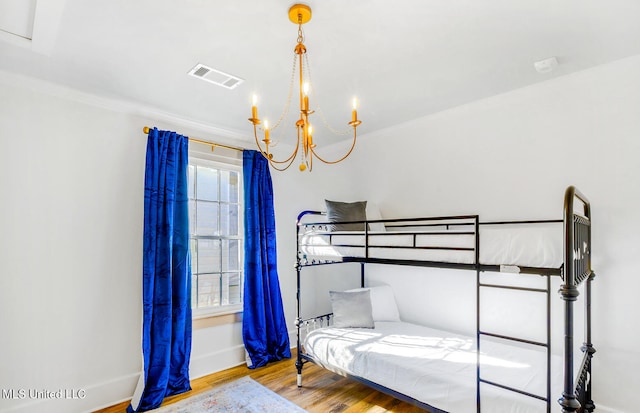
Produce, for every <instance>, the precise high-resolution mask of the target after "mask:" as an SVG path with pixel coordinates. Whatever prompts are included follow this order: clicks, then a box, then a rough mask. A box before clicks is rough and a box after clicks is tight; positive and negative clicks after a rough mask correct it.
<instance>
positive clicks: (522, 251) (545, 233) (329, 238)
mask: <svg viewBox="0 0 640 413" xmlns="http://www.w3.org/2000/svg"><path fill="white" fill-rule="evenodd" d="M450 232H451V233H455V232H454V231H450ZM458 232H460V231H458ZM368 237H369V240H368V244H369V257H370V258H386V259H407V260H423V261H436V262H449V263H457V264H473V263H474V262H475V249H474V248H475V238H474V236H473V235H463V234H456V235H439V234H436V235H434V234H429V232H422V233H419V234H418V235H416V246H417V247H453V248H468V249H470V250H465V251H461V250H443V249H420V248H411V247H412V245H413V235H412V234H408V233H407V232H406V231H405V232H402V231H397V232H389V231H385V232H372V231H369V233H368ZM562 237H563V235H562V224H561V223H543V224H532V225H524V224H514V225H481V226H480V264H486V265H505V266H525V267H546V268H559V267H560V266H561V265H562V262H563V246H562V245H563V242H562ZM365 238H366V237H365V234H364V232H333V233H328V232H308V233H305V234H302V235H301V236H300V252H301V254H302V255H303V258H306V259H307V260H313V259H317V260H332V259H336V258H338V257H364V256H365V248H364V245H365ZM384 247H394V248H384ZM397 247H404V248H397Z"/></svg>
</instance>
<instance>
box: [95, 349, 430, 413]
mask: <svg viewBox="0 0 640 413" xmlns="http://www.w3.org/2000/svg"><path fill="white" fill-rule="evenodd" d="M294 362H295V356H294V357H292V358H291V359H289V360H283V361H280V362H277V363H271V364H269V365H268V366H266V367H262V368H258V369H255V370H250V369H248V368H247V367H246V366H244V365H242V366H238V367H234V368H231V369H228V370H224V371H221V372H218V373H214V374H212V375H209V376H205V377H201V378H199V379H195V380H192V381H191V387H192V388H193V390H192V391H190V392H188V393H185V394H181V395H178V396H174V397H171V398H168V399H167V400H165V402H164V403H163V406H165V405H167V404H171V403H175V402H177V401H179V400H182V399H185V398H187V397H189V396H193V395H194V394H198V393H201V392H204V391H207V390H209V389H212V388H214V387H216V386H219V385H221V384H224V383H227V382H230V381H233V380H236V379H239V378H240V377H244V376H249V377H251V378H252V379H254V380H255V381H257V382H259V383H261V384H262V385H264V386H266V387H268V388H270V389H271V390H273V391H274V392H276V393H278V394H279V395H281V396H282V397H284V398H286V399H289V400H290V401H292V402H293V403H295V404H297V405H298V406H300V407H302V408H303V409H305V410H307V411H309V412H310V413H342V412H344V413H359V412H367V413H382V412H399V413H418V412H421V413H424V410H422V409H419V408H418V407H416V406H413V405H410V404H408V403H405V402H402V401H400V400H397V399H395V398H393V397H390V396H387V395H386V394H383V393H381V392H379V391H376V390H373V389H371V388H369V387H367V386H365V385H364V384H360V383H357V382H355V381H353V380H350V379H347V378H344V377H342V376H339V375H337V374H334V373H331V372H329V371H327V370H325V369H322V368H320V367H317V366H315V365H313V364H312V363H307V364H306V365H305V366H304V369H303V371H302V380H303V382H302V388H298V386H297V385H296V369H295V366H294ZM128 405H129V403H128V402H126V403H121V404H118V405H115V406H111V407H108V408H106V409H102V410H98V411H96V412H94V413H122V412H124V411H125V410H126V408H127V406H128Z"/></svg>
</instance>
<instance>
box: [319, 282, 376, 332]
mask: <svg viewBox="0 0 640 413" xmlns="http://www.w3.org/2000/svg"><path fill="white" fill-rule="evenodd" d="M329 296H330V297H331V309H332V310H333V326H334V327H338V328H375V324H374V323H373V316H372V313H373V312H372V309H371V293H370V291H368V290H364V289H363V290H358V291H329Z"/></svg>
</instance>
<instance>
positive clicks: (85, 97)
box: [0, 70, 252, 146]
mask: <svg viewBox="0 0 640 413" xmlns="http://www.w3.org/2000/svg"><path fill="white" fill-rule="evenodd" d="M0 84H4V85H7V86H12V87H19V88H23V89H27V90H30V91H32V92H37V93H43V94H47V95H50V96H54V97H58V98H62V99H67V100H70V101H73V102H77V103H82V104H85V105H89V106H94V107H99V108H102V109H106V110H109V111H113V112H120V113H126V114H129V115H135V116H140V117H145V118H149V119H152V120H155V121H160V122H167V123H170V124H172V125H176V126H181V127H184V128H189V129H192V130H195V131H198V132H202V133H206V134H210V135H213V136H216V137H220V138H226V139H231V140H233V141H234V142H238V143H241V145H240V146H248V145H250V144H251V143H252V137H250V136H249V135H248V134H247V133H245V132H242V131H238V130H233V129H227V128H221V127H218V126H216V125H211V124H207V123H204V122H200V121H197V120H193V119H188V118H185V117H182V116H179V115H176V114H173V113H169V112H166V111H163V110H160V109H158V108H154V107H151V106H147V105H143V104H140V103H136V102H132V101H127V100H124V99H117V98H111V97H105V96H101V95H97V94H92V93H88V92H84V91H81V90H78V89H73V88H71V87H68V86H65V85H61V84H59V83H54V82H50V81H47V80H43V79H38V78H34V77H30V76H25V75H21V74H16V73H11V72H7V71H3V70H0Z"/></svg>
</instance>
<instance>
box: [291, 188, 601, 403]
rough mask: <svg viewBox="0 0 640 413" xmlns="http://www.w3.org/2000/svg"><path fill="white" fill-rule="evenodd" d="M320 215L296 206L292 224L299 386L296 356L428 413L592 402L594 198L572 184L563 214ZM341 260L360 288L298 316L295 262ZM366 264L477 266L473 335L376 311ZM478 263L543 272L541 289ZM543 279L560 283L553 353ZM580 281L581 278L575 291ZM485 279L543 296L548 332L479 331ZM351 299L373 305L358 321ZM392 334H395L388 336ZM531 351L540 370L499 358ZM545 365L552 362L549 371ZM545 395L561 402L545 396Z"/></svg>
mask: <svg viewBox="0 0 640 413" xmlns="http://www.w3.org/2000/svg"><path fill="white" fill-rule="evenodd" d="M324 215H326V213H325V212H320V211H303V212H302V213H300V215H299V216H298V220H297V225H296V234H297V237H296V239H297V261H296V272H297V318H296V327H297V348H298V352H297V360H296V363H295V364H296V369H297V374H298V376H297V377H298V386H302V370H303V366H304V364H306V363H307V362H312V363H314V364H317V365H319V366H321V367H323V368H326V369H328V370H331V371H333V372H335V373H338V374H341V375H343V376H346V377H349V378H352V379H354V380H357V381H360V382H362V383H365V384H367V385H369V386H371V387H373V388H375V389H378V390H380V391H382V392H385V393H387V394H390V395H392V396H394V397H396V398H398V399H401V400H404V401H407V402H409V403H411V404H414V405H416V406H419V407H421V408H423V409H426V410H428V411H431V412H452V413H467V412H478V413H480V412H481V411H482V410H485V411H490V412H500V411H505V412H511V411H513V412H515V411H517V412H523V413H524V412H527V413H528V412H536V411H544V410H546V411H547V412H551V411H556V409H558V408H559V409H561V410H562V412H592V411H593V410H594V409H595V405H594V402H593V400H592V397H591V382H592V380H591V360H592V356H593V354H594V353H595V348H594V346H593V344H592V342H591V283H592V281H593V279H594V277H595V273H594V272H593V271H592V269H591V206H590V203H589V201H588V200H587V198H586V197H585V196H584V195H582V194H581V193H580V191H578V190H577V189H576V188H575V187H573V186H571V187H568V188H567V189H566V191H565V196H564V213H563V217H562V218H561V219H553V220H532V221H492V222H482V221H480V218H479V216H478V215H468V216H445V217H430V218H417V219H385V220H383V219H374V220H368V219H366V218H365V219H362V220H353V221H347V222H339V223H337V222H335V220H332V221H329V222H328V221H327V218H326V217H324ZM322 218H324V220H323V219H322ZM340 263H359V264H360V285H361V287H362V288H360V289H356V290H353V291H346V292H331V294H332V302H333V303H334V304H336V306H334V307H333V312H332V313H328V314H322V315H319V316H315V317H310V318H303V317H302V315H301V297H302V295H301V277H302V272H303V270H304V269H306V268H308V267H314V266H322V265H334V264H340ZM366 264H388V265H404V266H418V267H435V268H445V269H460V270H469V271H471V272H473V273H475V288H476V292H475V293H476V333H475V336H472V337H467V336H464V335H459V334H453V333H450V332H446V331H442V330H438V329H432V328H429V327H427V326H418V325H415V324H410V323H405V322H402V321H401V320H400V319H399V317H398V315H397V313H394V311H397V307H396V308H394V309H393V310H392V311H391V315H390V316H389V315H388V314H389V311H387V310H388V308H387V309H385V310H384V312H386V313H387V315H385V316H380V311H381V309H380V306H388V302H389V299H388V297H389V291H386V290H385V289H384V286H382V288H377V287H370V288H365V284H366V282H365V280H366V268H367V265H366ZM487 272H501V273H507V274H513V275H514V276H517V275H518V274H538V275H540V276H543V277H545V280H546V281H545V283H546V287H544V288H531V287H527V286H520V285H519V284H517V283H516V284H515V285H505V284H502V283H492V282H487V281H484V279H483V278H481V274H483V273H487ZM552 277H559V278H560V286H561V287H560V289H559V291H558V292H559V294H560V298H561V299H562V307H563V309H562V313H563V320H562V324H563V331H564V342H563V351H562V352H561V355H555V354H552V352H551V344H552V341H551V318H552V316H553V314H552V312H551V278H552ZM578 287H581V288H584V290H583V293H582V294H580V291H579V290H578ZM484 289H509V290H517V291H522V292H524V293H527V294H528V293H531V294H541V293H542V294H544V295H545V297H546V299H545V300H544V301H545V303H546V309H544V310H543V311H546V339H545V340H531V339H527V338H522V337H514V336H509V335H505V334H497V333H495V332H492V331H486V330H485V329H483V325H482V323H481V314H480V313H481V305H480V301H481V290H484ZM385 294H386V295H385ZM580 295H582V297H580V299H581V301H583V302H584V314H583V315H584V340H583V344H582V347H581V350H582V353H583V354H582V357H581V358H580V357H579V356H578V354H574V353H575V350H574V322H575V321H574V319H575V315H574V305H575V304H576V301H577V300H578V297H579V296H580ZM391 297H392V294H391ZM334 299H335V301H333V300H334ZM349 300H355V301H356V302H358V303H359V304H358V305H361V303H365V304H366V305H365V307H366V306H367V305H368V306H371V307H369V310H368V311H369V313H368V314H372V315H371V316H364V318H365V319H364V321H363V320H362V319H358V317H359V316H360V314H356V316H355V318H356V319H357V320H356V321H354V320H353V319H350V318H353V317H351V315H353V313H359V312H360V311H359V310H355V311H354V308H355V307H353V305H354V304H353V301H349ZM385 300H386V301H385ZM391 300H393V298H391ZM383 302H384V303H385V304H381V303H383ZM393 306H395V304H393ZM337 308H340V310H339V311H338V310H337ZM376 312H378V315H376ZM365 313H367V311H365ZM345 314H347V315H346V316H345ZM374 316H375V317H374ZM367 317H371V319H369V318H367ZM362 322H364V324H361V323H362ZM353 323H355V324H353ZM369 324H370V325H369ZM398 338H399V340H400V342H399V343H396V342H394V340H395V339H398ZM556 340H557V339H556ZM532 352H533V353H535V354H534V356H533V357H534V358H535V357H538V358H539V354H540V353H542V354H543V361H542V362H541V363H539V364H540V365H541V366H539V368H538V366H533V367H532V366H530V365H527V366H526V369H524V370H523V369H519V368H516V369H513V368H505V366H507V367H513V366H518V367H523V366H522V365H518V364H517V361H516V360H521V359H520V358H519V357H520V356H521V355H522V354H524V353H532ZM490 354H499V355H500V360H499V362H492V358H491V356H490ZM494 361H495V360H494ZM452 366H453V369H452ZM552 371H558V372H559V374H558V375H557V377H555V376H554V375H553V374H552ZM514 372H515V374H514ZM553 399H557V402H558V403H559V406H557V405H555V404H553V403H552V400H553ZM529 401H531V402H529ZM541 403H542V406H543V407H542V409H543V410H540V406H541ZM553 406H556V407H553Z"/></svg>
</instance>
